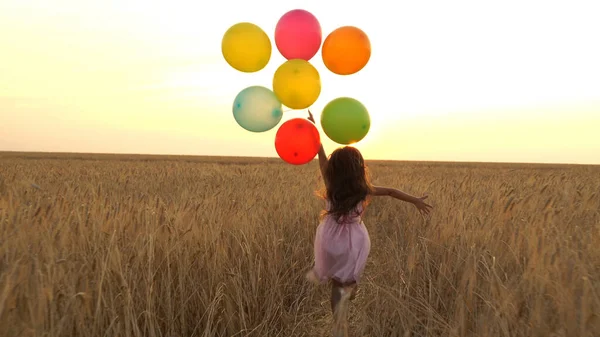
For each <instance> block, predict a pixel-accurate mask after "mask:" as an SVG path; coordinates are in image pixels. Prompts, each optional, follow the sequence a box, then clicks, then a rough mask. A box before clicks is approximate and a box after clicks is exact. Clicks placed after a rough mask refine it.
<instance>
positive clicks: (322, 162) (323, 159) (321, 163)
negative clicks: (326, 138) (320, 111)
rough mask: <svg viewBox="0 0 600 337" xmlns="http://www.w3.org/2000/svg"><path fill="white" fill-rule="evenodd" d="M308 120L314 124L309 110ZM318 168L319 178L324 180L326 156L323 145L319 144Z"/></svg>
mask: <svg viewBox="0 0 600 337" xmlns="http://www.w3.org/2000/svg"><path fill="white" fill-rule="evenodd" d="M308 120H309V121H311V122H313V124H316V123H315V119H314V117H313V115H312V113H311V112H310V110H308ZM319 168H320V169H321V176H322V177H323V179H325V170H326V169H327V154H326V153H325V149H324V148H323V144H321V147H320V148H319Z"/></svg>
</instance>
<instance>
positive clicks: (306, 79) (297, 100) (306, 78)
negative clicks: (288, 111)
mask: <svg viewBox="0 0 600 337" xmlns="http://www.w3.org/2000/svg"><path fill="white" fill-rule="evenodd" d="M273 91H274V92H275V95H277V97H278V98H279V101H281V103H283V104H284V105H285V106H287V107H290V108H292V109H305V108H308V107H309V106H311V105H312V104H313V103H314V102H315V101H316V100H317V98H319V95H320V94H321V77H320V76H319V72H318V71H317V69H315V67H313V66H312V65H311V64H310V63H308V61H305V60H300V59H294V60H289V61H286V62H284V63H283V64H282V65H281V66H279V68H277V70H276V71H275V75H274V76H273Z"/></svg>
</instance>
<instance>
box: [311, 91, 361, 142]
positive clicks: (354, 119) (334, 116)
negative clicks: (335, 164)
mask: <svg viewBox="0 0 600 337" xmlns="http://www.w3.org/2000/svg"><path fill="white" fill-rule="evenodd" d="M321 127H322V128H323V132H325V134H326V135H327V137H329V138H330V139H331V140H333V141H334V142H336V143H338V144H344V145H348V144H353V143H357V142H359V141H360V140H361V139H363V138H364V137H365V136H366V135H367V133H368V132H369V129H370V128H371V118H370V117H369V112H368V111H367V108H365V106H364V105H363V104H362V103H361V102H359V101H357V100H355V99H354V98H350V97H340V98H336V99H334V100H333V101H331V102H329V103H327V105H326V106H325V108H323V113H322V114H321Z"/></svg>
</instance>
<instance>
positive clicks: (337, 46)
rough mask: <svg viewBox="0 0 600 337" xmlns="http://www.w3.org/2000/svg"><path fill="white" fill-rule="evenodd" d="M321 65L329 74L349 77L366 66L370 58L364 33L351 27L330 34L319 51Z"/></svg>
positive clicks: (367, 39) (368, 43)
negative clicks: (321, 58) (323, 65)
mask: <svg viewBox="0 0 600 337" xmlns="http://www.w3.org/2000/svg"><path fill="white" fill-rule="evenodd" d="M321 55H322V56H323V63H324V64H325V66H326V67H327V69H329V70H330V71H331V72H333V73H335V74H338V75H350V74H354V73H356V72H358V71H359V70H361V69H362V68H364V66H366V65H367V63H368V62H369V59H370V58H371V42H370V41H369V37H368V36H367V34H365V32H363V31H362V30H360V29H359V28H356V27H353V26H344V27H340V28H338V29H336V30H334V31H333V32H331V33H330V34H329V35H328V36H327V38H326V39H325V41H324V42H323V47H322V50H321Z"/></svg>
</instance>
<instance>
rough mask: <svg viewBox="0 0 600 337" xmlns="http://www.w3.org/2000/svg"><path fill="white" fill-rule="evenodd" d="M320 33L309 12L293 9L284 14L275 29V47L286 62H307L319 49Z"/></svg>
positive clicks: (317, 22) (319, 27)
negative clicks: (294, 60) (299, 60)
mask: <svg viewBox="0 0 600 337" xmlns="http://www.w3.org/2000/svg"><path fill="white" fill-rule="evenodd" d="M321 40H322V32H321V25H320V24H319V21H318V20H317V18H316V17H315V16H314V15H312V14H311V13H310V12H307V11H305V10H302V9H294V10H291V11H289V12H287V13H285V14H284V15H283V16H282V17H281V18H280V19H279V21H278V22H277V26H276V27H275V45H276V46H277V49H278V50H279V52H280V53H281V55H283V57H285V58H286V59H288V60H291V59H302V60H305V61H309V60H310V59H311V58H312V57H313V56H315V54H316V53H317V51H319V48H320V47H321Z"/></svg>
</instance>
